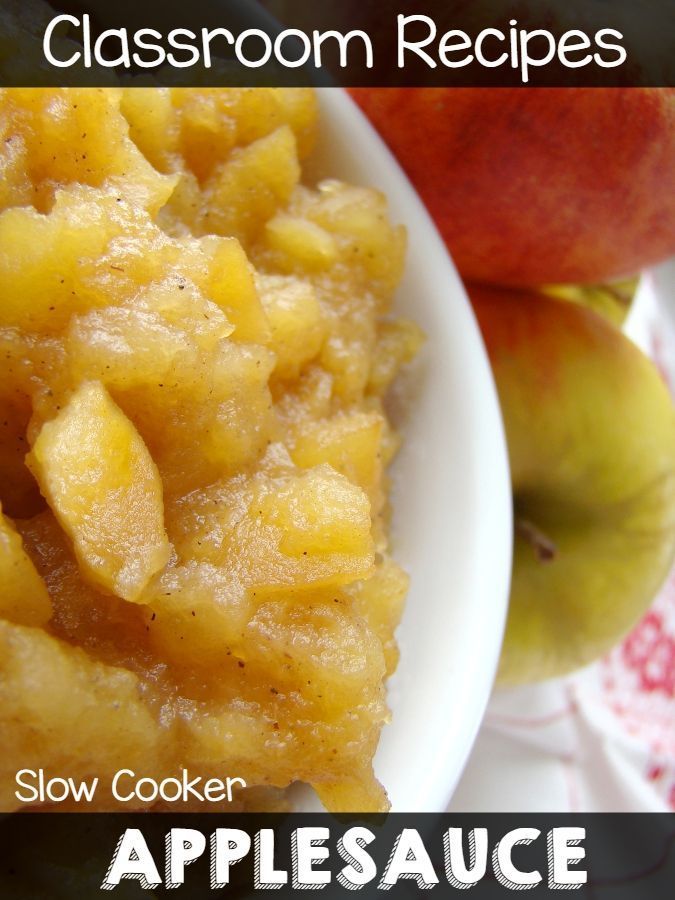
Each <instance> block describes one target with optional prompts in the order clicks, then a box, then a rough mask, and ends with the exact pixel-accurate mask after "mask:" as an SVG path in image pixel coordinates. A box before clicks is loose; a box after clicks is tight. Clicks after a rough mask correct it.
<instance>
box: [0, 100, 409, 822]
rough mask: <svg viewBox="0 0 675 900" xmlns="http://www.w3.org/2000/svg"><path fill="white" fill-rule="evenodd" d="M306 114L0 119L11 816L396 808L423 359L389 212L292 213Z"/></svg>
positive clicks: (0, 430) (335, 191)
mask: <svg viewBox="0 0 675 900" xmlns="http://www.w3.org/2000/svg"><path fill="white" fill-rule="evenodd" d="M315 103H316V101H315V97H314V95H313V93H312V92H311V91H309V90H280V89H270V90H266V89H265V90H263V89H255V90H238V89H237V90H235V89H231V90H192V89H190V90H168V89H159V88H147V89H146V88H134V89H104V90H93V89H88V90H74V89H69V90H36V89H31V90H19V89H13V90H7V91H4V93H2V95H1V97H0V148H1V149H0V167H1V169H2V177H1V178H0V210H1V211H0V295H1V296H2V302H1V303H0V500H1V502H2V511H3V514H2V516H0V734H1V737H2V754H1V755H0V808H1V809H3V810H11V809H14V808H17V807H18V806H20V805H21V804H20V803H19V802H18V801H17V799H16V797H15V790H16V783H15V775H16V772H17V770H19V769H23V768H28V769H33V770H38V769H39V768H42V769H44V770H45V771H46V772H48V773H49V774H52V775H58V776H61V777H66V778H67V777H72V778H74V779H85V778H91V777H93V776H97V777H98V778H99V779H100V782H101V783H102V784H105V783H106V782H107V783H109V782H110V780H111V779H112V777H113V776H114V774H115V773H116V772H117V771H119V770H120V769H123V768H127V769H131V770H133V771H134V772H135V773H136V774H137V775H145V776H149V777H153V778H155V779H161V778H162V777H164V776H165V775H166V776H170V775H175V774H176V772H177V771H180V770H181V769H183V768H184V769H188V770H189V772H190V775H191V776H202V777H204V778H208V777H211V776H218V777H221V776H224V775H227V776H233V777H234V776H236V777H239V778H242V779H244V780H245V781H246V783H247V785H248V788H247V789H246V790H245V791H242V792H241V793H240V794H239V796H238V803H239V804H240V805H243V806H245V807H249V808H252V807H256V806H261V805H262V806H270V805H274V804H277V803H279V802H282V801H283V797H282V795H281V791H282V790H283V789H285V788H287V787H288V786H289V785H291V784H293V783H295V782H305V783H308V784H310V785H312V786H313V787H314V789H315V790H316V791H317V793H318V795H319V797H320V798H321V800H322V801H323V803H324V804H325V805H326V806H327V807H328V808H329V809H332V810H344V809H355V810H356V809H358V810H381V809H384V808H386V807H387V799H386V793H385V791H384V789H383V788H382V787H381V786H380V785H379V784H378V782H377V781H376V779H375V778H374V775H373V769H372V757H373V753H374V751H375V748H376V745H377V741H378V738H379V734H380V730H381V728H382V725H383V724H384V723H385V722H386V720H387V717H388V711H387V706H386V700H385V689H384V684H385V679H386V677H387V675H388V674H390V673H391V672H392V671H393V669H394V668H395V666H396V661H397V650H396V643H395V640H394V629H395V627H396V625H397V623H398V621H399V617H400V614H401V608H402V604H403V600H404V597H405V594H406V587H407V579H406V576H405V574H404V573H403V572H402V570H401V569H400V568H399V567H398V566H397V565H396V563H395V562H394V561H393V560H392V559H391V557H390V556H389V553H388V539H387V480H386V475H385V470H386V466H387V464H388V463H389V461H390V460H391V458H392V455H393V454H394V452H395V449H396V444H397V439H396V436H395V434H394V432H393V430H392V428H391V426H390V424H389V422H388V420H387V416H386V414H385V411H384V406H383V401H384V396H385V393H386V391H387V389H388V387H389V385H390V384H391V382H392V380H393V379H394V377H395V376H396V374H397V371H398V370H399V368H400V367H401V365H402V364H403V363H405V362H406V361H408V360H409V359H411V357H412V356H413V355H414V353H415V351H416V348H417V346H418V344H419V340H420V338H419V333H418V330H417V329H416V327H415V326H413V325H412V324H410V323H407V322H403V321H400V320H397V319H394V318H391V316H390V314H389V310H390V301H391V298H392V294H393V291H394V289H395V287H396V285H397V282H398V280H399V277H400V275H401V270H402V266H403V258H404V249H405V234H404V231H403V229H402V228H401V227H397V226H392V225H391V224H390V222H389V220H388V217H387V209H386V203H385V199H384V198H383V197H382V196H381V195H380V194H378V193H377V192H376V191H374V190H371V189H368V188H358V187H352V186H349V185H347V184H344V183H341V182H339V181H324V182H322V183H320V184H319V185H318V186H316V187H308V186H306V185H304V184H303V183H302V173H301V161H302V160H303V159H304V158H305V157H306V156H307V155H308V154H309V153H310V151H311V149H312V145H313V141H314V135H315V131H316V128H317V117H316V108H315ZM66 805H67V804H61V806H60V808H62V809H63V808H64V807H65V806H66ZM138 805H142V804H141V803H140V802H139V804H138ZM128 806H129V804H127V807H126V808H128ZM113 807H114V802H113V801H112V799H111V795H110V792H109V791H106V790H104V789H103V788H99V790H98V791H97V793H96V799H95V800H94V802H93V803H90V804H88V805H87V809H92V808H113ZM155 808H157V807H155ZM229 808H232V805H231V804H230V806H229Z"/></svg>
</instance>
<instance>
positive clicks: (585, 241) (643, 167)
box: [352, 88, 675, 286]
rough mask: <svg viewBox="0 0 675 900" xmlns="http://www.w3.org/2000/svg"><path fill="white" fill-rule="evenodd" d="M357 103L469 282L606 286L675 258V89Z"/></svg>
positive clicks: (488, 91)
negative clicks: (417, 196)
mask: <svg viewBox="0 0 675 900" xmlns="http://www.w3.org/2000/svg"><path fill="white" fill-rule="evenodd" d="M352 95H353V96H354V97H355V99H356V100H357V102H358V103H359V104H360V106H361V107H362V109H363V110H364V111H365V112H366V114H367V115H368V116H369V117H370V119H371V121H372V122H373V123H374V125H375V126H376V128H377V129H378V130H379V131H380V133H381V134H382V136H383V137H384V139H385V140H386V141H387V143H388V144H389V146H390V147H391V149H392V150H393V152H394V154H395V155H396V156H397V157H398V159H399V161H400V162H401V164H402V166H403V168H404V169H405V170H406V172H407V174H408V175H409V177H410V179H411V180H412V182H413V184H414V185H415V187H416V188H417V190H418V191H419V193H420V195H421V196H422V199H423V200H424V201H425V203H426V204H427V206H428V208H429V210H430V212H431V214H432V216H433V217H434V219H435V221H436V224H437V226H438V228H439V230H440V232H441V234H442V235H443V237H444V239H445V241H446V243H447V245H448V247H449V249H450V251H451V253H452V256H453V258H454V260H455V263H456V264H457V267H458V269H459V270H460V272H461V274H462V275H463V276H464V277H465V278H468V279H469V280H473V281H481V282H488V283H493V284H504V285H511V286H534V285H539V284H550V283H575V282H582V283H587V284H590V283H599V282H605V281H609V280H613V279H616V278H620V277H624V276H626V275H630V274H633V273H635V272H637V271H638V270H640V269H641V268H643V267H645V266H647V265H650V264H652V263H655V262H657V261H658V260H660V259H663V258H665V257H667V256H669V255H671V254H672V253H675V89H673V88H656V89H646V88H645V89H643V88H628V89H620V88H610V89H589V88H563V89H552V88H551V89H550V88H526V89H523V88H514V89H506V88H466V89H464V88H386V89H381V88H374V89H373V88H363V89H355V90H353V91H352Z"/></svg>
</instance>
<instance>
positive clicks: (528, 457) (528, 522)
mask: <svg viewBox="0 0 675 900" xmlns="http://www.w3.org/2000/svg"><path fill="white" fill-rule="evenodd" d="M470 296H471V299H472V302H473V306H474V310H475V312H476V315H477V317H478V321H479V324H480V327H481V330H482V333H483V338H484V340H485V344H486V347H487V350H488V354H489V356H490V361H491V364H492V367H493V372H494V375H495V381H496V384H497V390H498V392H499V398H500V403H501V408H502V414H503V417H504V424H505V429H506V437H507V443H508V448H509V458H510V464H511V476H512V481H513V491H514V517H515V520H516V538H515V551H514V567H513V580H512V587H511V599H510V606H509V615H508V622H507V627H506V635H505V641H504V648H503V653H502V658H501V661H500V667H499V674H498V680H499V682H500V683H502V684H517V683H522V682H528V681H536V680H541V679H544V678H549V677H553V676H558V675H562V674H564V673H566V672H568V671H571V670H573V669H575V668H578V667H580V666H582V665H584V664H586V663H588V662H590V661H591V660H593V659H595V658H596V657H598V656H600V655H602V654H603V653H604V652H606V651H607V650H608V649H609V648H610V647H611V646H612V645H613V644H615V643H616V642H617V641H618V640H619V639H620V638H621V637H622V636H623V635H624V634H625V633H626V632H627V631H628V630H629V629H630V628H631V627H632V626H633V625H634V624H635V622H636V621H637V620H638V619H639V617H640V616H641V615H642V613H643V612H644V611H645V609H646V608H647V607H648V606H649V604H650V603H651V601H652V600H653V598H654V596H655V594H656V592H657V591H658V589H659V587H660V585H661V584H662V582H663V580H664V579H665V577H666V575H667V574H668V571H669V569H670V566H671V565H672V561H673V556H674V555H675V409H674V408H673V404H672V400H671V397H670V395H669V393H668V391H667V389H666V387H665V385H664V383H663V381H662V380H661V377H660V375H659V373H658V372H657V370H656V368H655V367H654V366H653V364H652V363H651V362H650V361H649V360H648V359H647V358H646V357H645V356H644V355H643V354H642V352H641V351H640V350H639V349H638V348H637V347H636V346H635V345H634V344H633V343H632V342H631V341H629V340H628V338H626V337H625V336H624V335H623V334H622V333H621V332H620V331H619V330H618V329H617V328H616V327H615V326H614V325H612V324H611V323H610V322H609V321H607V320H606V319H605V318H604V317H602V316H600V315H599V314H598V313H595V312H594V311H592V310H590V309H588V308H585V307H582V306H579V305H577V304H574V303H570V302H568V301H564V300H557V299H553V298H550V297H546V296H543V295H536V294H534V293H528V292H525V291H522V290H520V291H510V290H501V291H500V290H497V289H493V288H485V287H473V288H470Z"/></svg>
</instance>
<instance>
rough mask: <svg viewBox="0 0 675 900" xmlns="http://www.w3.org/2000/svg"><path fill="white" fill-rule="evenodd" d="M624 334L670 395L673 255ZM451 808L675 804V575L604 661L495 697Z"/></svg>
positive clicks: (674, 355) (648, 285)
mask: <svg viewBox="0 0 675 900" xmlns="http://www.w3.org/2000/svg"><path fill="white" fill-rule="evenodd" d="M625 331H626V333H627V334H628V335H629V336H630V337H631V338H632V339H633V340H635V342H636V343H637V344H638V345H639V346H641V347H642V349H643V350H645V352H646V353H648V354H649V355H650V356H651V357H652V359H653V360H654V361H655V363H656V364H657V366H658V367H659V369H660V371H661V373H662V375H663V377H664V379H665V381H666V383H667V384H668V385H669V386H670V388H671V390H672V391H673V395H674V396H675V260H674V261H672V262H670V263H667V264H666V265H664V266H661V267H659V268H658V269H655V270H654V271H653V272H649V273H647V274H646V275H645V276H644V277H643V279H642V281H641V284H640V288H639V291H638V294H637V296H636V298H635V301H634V303H633V307H632V309H631V313H630V315H629V317H628V320H627V322H626V325H625ZM674 514H675V513H674ZM449 808H450V810H451V811H453V812H460V811H466V812H469V811H471V812H488V811H515V812H558V811H560V812H659V811H667V810H675V571H674V572H673V573H672V574H671V576H670V578H669V579H668V580H667V582H666V584H665V585H664V586H663V589H662V590H661V592H660V593H659V595H658V597H657V598H656V599H655V601H654V603H653V605H652V606H651V608H650V609H649V611H648V612H647V613H646V615H645V616H644V617H643V619H642V620H641V621H640V622H639V623H638V625H637V626H636V628H635V629H634V630H633V631H632V632H631V634H629V635H628V637H627V638H626V639H625V640H624V641H623V643H622V644H620V645H619V646H618V647H616V648H615V649H614V650H613V651H612V652H611V653H609V654H608V655H607V656H606V657H605V658H604V659H602V660H600V661H599V662H597V663H595V664H594V665H592V666H589V667H588V668H586V669H583V670H581V671H579V672H576V673H574V674H573V675H570V676H568V677H566V678H562V679H558V680H555V681H548V682H544V683H542V684H538V685H529V686H527V687H522V688H517V689H511V690H497V691H495V692H494V693H493V696H492V698H491V700H490V704H489V706H488V710H487V713H486V716H485V720H484V722H483V726H482V728H481V731H480V733H479V735H478V739H477V741H476V744H475V746H474V750H473V752H472V755H471V757H470V759H469V762H468V764H467V767H466V770H465V772H464V775H463V777H462V779H461V781H460V783H459V785H458V787H457V790H456V791H455V794H454V796H453V799H452V801H451V804H450V807H449Z"/></svg>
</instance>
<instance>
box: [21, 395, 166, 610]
mask: <svg viewBox="0 0 675 900" xmlns="http://www.w3.org/2000/svg"><path fill="white" fill-rule="evenodd" d="M28 463H29V466H30V468H31V469H32V471H33V473H34V474H35V477H36V478H37V480H38V483H39V484H40V488H41V490H42V493H43V494H44V495H45V497H46V498H47V501H48V503H49V505H50V506H51V507H52V509H53V510H54V512H55V513H56V516H57V518H58V519H59V521H60V523H61V525H62V527H63V529H64V530H65V532H66V533H67V534H68V536H69V537H70V539H71V540H72V542H73V545H74V549H75V554H76V556H77V558H78V561H79V563H80V566H81V567H82V571H83V573H84V574H85V576H86V577H87V578H88V579H89V580H90V581H92V582H93V583H94V584H97V585H98V586H99V587H102V588H104V589H105V590H107V591H110V592H111V593H113V594H116V595H117V596H118V597H122V599H124V600H131V601H135V600H137V599H138V597H139V595H140V593H141V591H142V590H143V588H144V587H145V586H146V584H147V583H148V581H149V579H150V578H151V577H152V576H153V575H154V574H155V573H156V572H158V571H159V570H160V569H161V568H162V567H163V566H164V565H165V564H166V562H167V560H168V558H169V552H170V548H169V542H168V539H167V537H166V532H165V530H164V513H163V504H162V485H161V482H160V478H159V473H158V472H157V467H156V466H155V463H154V462H153V460H152V458H151V457H150V454H149V453H148V450H147V448H146V446H145V444H144V443H143V441H142V439H141V437H140V435H139V434H138V432H137V431H136V429H135V428H134V426H133V424H132V423H131V422H130V421H129V419H128V418H127V417H126V416H125V415H124V413H123V412H122V411H121V410H120V409H119V407H118V406H116V404H115V403H114V402H113V400H112V399H111V398H110V396H109V394H108V392H107V391H106V389H105V388H104V387H103V385H102V384H101V383H100V382H97V381H89V382H84V383H83V384H82V385H81V386H80V387H79V388H78V389H77V391H76V392H75V393H74V394H73V396H72V397H71V398H70V401H69V403H68V405H67V406H66V407H65V409H63V410H62V411H61V412H60V413H59V414H58V415H57V416H56V418H55V419H53V420H52V421H50V422H47V423H46V424H45V425H44V426H43V428H42V430H41V431H40V434H39V436H38V438H37V440H36V441H35V445H34V447H33V450H32V451H31V453H30V454H29V457H28Z"/></svg>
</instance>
